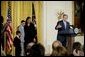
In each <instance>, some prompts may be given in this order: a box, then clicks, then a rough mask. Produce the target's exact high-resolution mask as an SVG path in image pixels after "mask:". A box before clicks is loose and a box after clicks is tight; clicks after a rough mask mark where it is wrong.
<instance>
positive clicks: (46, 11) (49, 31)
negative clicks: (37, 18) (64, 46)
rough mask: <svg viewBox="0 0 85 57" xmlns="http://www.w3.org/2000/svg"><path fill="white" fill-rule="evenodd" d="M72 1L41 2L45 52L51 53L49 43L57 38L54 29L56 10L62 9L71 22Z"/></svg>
mask: <svg viewBox="0 0 85 57" xmlns="http://www.w3.org/2000/svg"><path fill="white" fill-rule="evenodd" d="M72 7H73V6H72V1H44V3H43V17H42V22H43V39H44V42H43V43H44V46H45V48H46V54H47V53H51V51H52V50H51V45H52V43H53V41H54V40H56V39H57V30H55V26H56V23H57V21H58V19H57V15H56V14H57V12H58V11H60V10H62V11H64V13H66V14H68V21H69V22H70V23H71V24H72V16H73V13H72V11H73V8H72Z"/></svg>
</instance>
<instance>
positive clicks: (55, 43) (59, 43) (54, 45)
mask: <svg viewBox="0 0 85 57" xmlns="http://www.w3.org/2000/svg"><path fill="white" fill-rule="evenodd" d="M57 46H62V43H61V42H60V41H58V40H56V41H54V42H53V44H52V49H55V48H56V47H57Z"/></svg>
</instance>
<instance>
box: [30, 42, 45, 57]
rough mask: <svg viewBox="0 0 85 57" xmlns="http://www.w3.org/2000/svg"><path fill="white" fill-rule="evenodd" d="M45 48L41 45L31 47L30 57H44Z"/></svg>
mask: <svg viewBox="0 0 85 57" xmlns="http://www.w3.org/2000/svg"><path fill="white" fill-rule="evenodd" d="M44 53H45V48H44V46H43V45H41V44H40V43H38V44H35V45H33V46H32V47H31V52H30V56H44Z"/></svg>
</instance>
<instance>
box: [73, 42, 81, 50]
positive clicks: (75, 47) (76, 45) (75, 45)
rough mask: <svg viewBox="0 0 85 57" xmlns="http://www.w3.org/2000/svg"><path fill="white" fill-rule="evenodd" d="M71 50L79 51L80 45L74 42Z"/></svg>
mask: <svg viewBox="0 0 85 57" xmlns="http://www.w3.org/2000/svg"><path fill="white" fill-rule="evenodd" d="M73 49H81V43H80V42H74V43H73Z"/></svg>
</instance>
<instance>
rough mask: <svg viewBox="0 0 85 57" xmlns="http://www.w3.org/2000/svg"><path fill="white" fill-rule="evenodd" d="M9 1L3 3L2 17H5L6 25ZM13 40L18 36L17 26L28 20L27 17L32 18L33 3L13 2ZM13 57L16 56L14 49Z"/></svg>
mask: <svg viewBox="0 0 85 57" xmlns="http://www.w3.org/2000/svg"><path fill="white" fill-rule="evenodd" d="M7 9H8V1H1V15H2V16H3V17H4V23H6V19H7ZM11 13H12V28H13V38H14V37H15V35H16V29H17V26H18V25H20V22H21V20H26V18H27V16H30V17H32V1H11ZM12 55H15V50H14V47H13V51H12Z"/></svg>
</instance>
